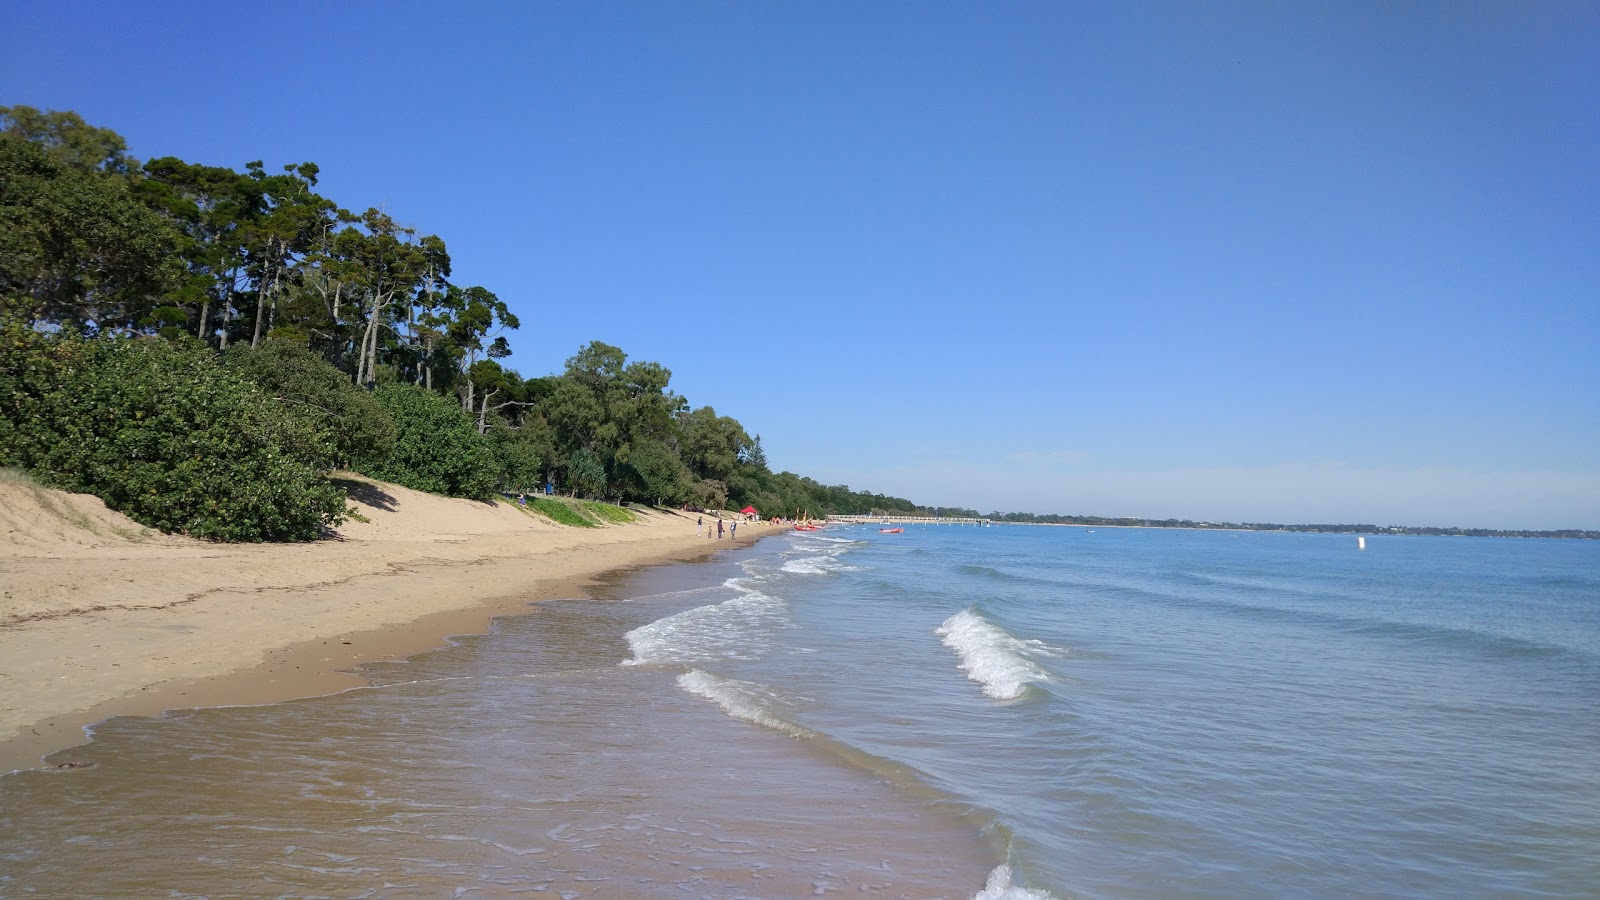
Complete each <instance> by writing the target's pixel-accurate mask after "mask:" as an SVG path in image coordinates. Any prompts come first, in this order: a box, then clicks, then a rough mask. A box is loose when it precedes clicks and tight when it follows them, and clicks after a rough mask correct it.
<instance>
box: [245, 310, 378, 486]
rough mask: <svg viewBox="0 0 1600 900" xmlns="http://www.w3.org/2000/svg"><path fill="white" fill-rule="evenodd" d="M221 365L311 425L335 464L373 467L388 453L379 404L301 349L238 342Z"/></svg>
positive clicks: (278, 343)
mask: <svg viewBox="0 0 1600 900" xmlns="http://www.w3.org/2000/svg"><path fill="white" fill-rule="evenodd" d="M223 361H224V362H225V364H226V365H227V366H228V367H229V368H231V369H233V370H235V371H237V372H239V373H240V374H242V375H244V376H245V377H246V378H249V379H250V380H251V381H254V382H255V383H256V385H257V386H259V387H260V388H261V389H262V390H263V391H265V392H266V394H267V395H268V396H270V397H271V398H272V400H273V402H275V403H282V404H285V405H291V406H294V407H296V408H297V410H298V411H299V412H301V413H303V414H304V415H305V416H306V418H308V419H310V420H312V421H315V422H316V423H317V430H318V432H319V433H320V434H321V435H322V437H323V439H324V440H325V441H326V442H327V444H328V446H330V447H331V448H332V449H333V453H334V458H335V460H336V461H337V462H338V463H339V464H341V465H344V466H347V467H351V466H363V465H365V466H373V465H377V464H379V463H382V462H383V461H384V460H386V459H388V458H389V454H390V453H391V452H393V450H394V442H395V434H394V421H393V420H392V419H391V418H390V417H389V413H388V412H387V411H386V410H385V409H384V407H383V405H382V404H380V403H379V402H378V401H377V400H376V399H375V398H374V397H373V396H372V395H371V394H369V393H367V392H366V391H363V390H361V389H360V388H358V387H356V386H355V385H354V384H351V383H350V379H348V378H345V377H343V376H342V375H341V373H340V372H339V370H338V369H335V368H334V367H332V366H330V365H328V364H327V363H326V362H324V361H323V360H322V359H320V358H319V357H318V356H317V355H316V354H314V353H312V352H310V351H309V350H307V349H306V348H305V347H303V346H301V345H299V344H292V343H288V342H285V341H275V340H274V341H267V342H266V343H264V344H262V345H261V346H260V347H259V348H256V349H251V348H250V347H249V346H248V345H245V344H239V345H236V346H234V347H232V348H230V349H229V350H228V352H227V354H226V355H225V356H224V357H223Z"/></svg>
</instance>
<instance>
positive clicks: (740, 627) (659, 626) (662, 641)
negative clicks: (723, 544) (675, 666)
mask: <svg viewBox="0 0 1600 900" xmlns="http://www.w3.org/2000/svg"><path fill="white" fill-rule="evenodd" d="M739 581H741V579H729V583H728V586H730V587H734V588H735V589H736V590H739V591H741V592H742V593H741V594H740V596H738V597H735V598H733V599H732V600H726V601H724V602H722V603H714V604H710V605H708V606H697V607H695V608H694V609H688V610H684V611H683V612H681V613H675V614H673V615H670V616H667V617H666V618H664V619H657V620H656V621H654V622H651V623H650V624H648V625H641V626H639V627H638V628H635V629H633V630H632V631H630V632H628V633H627V634H626V635H625V637H626V638H627V639H628V649H629V650H630V651H631V653H632V656H631V658H629V659H626V660H624V661H623V663H622V664H623V665H625V666H641V665H663V664H670V663H694V662H705V661H708V660H717V659H758V658H760V656H761V654H762V653H764V652H766V650H767V647H768V638H769V637H770V636H771V634H772V633H773V632H774V631H776V630H777V629H779V628H785V627H788V625H789V618H788V609H789V605H788V604H787V603H785V602H784V601H783V600H782V599H780V598H778V597H773V596H770V595H768V594H763V593H761V592H760V591H755V590H751V589H749V588H746V587H742V586H740V585H738V584H737V582H739Z"/></svg>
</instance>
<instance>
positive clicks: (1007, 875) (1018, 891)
mask: <svg viewBox="0 0 1600 900" xmlns="http://www.w3.org/2000/svg"><path fill="white" fill-rule="evenodd" d="M972 900H1055V895H1053V894H1051V893H1049V892H1047V891H1036V890H1033V889H1032V888H1023V887H1017V886H1016V885H1014V884H1012V883H1011V867H1010V866H1009V865H999V866H995V869H994V871H993V872H990V873H989V880H988V882H986V883H985V884H984V886H983V890H981V891H979V892H978V893H977V894H975V895H973V897H972Z"/></svg>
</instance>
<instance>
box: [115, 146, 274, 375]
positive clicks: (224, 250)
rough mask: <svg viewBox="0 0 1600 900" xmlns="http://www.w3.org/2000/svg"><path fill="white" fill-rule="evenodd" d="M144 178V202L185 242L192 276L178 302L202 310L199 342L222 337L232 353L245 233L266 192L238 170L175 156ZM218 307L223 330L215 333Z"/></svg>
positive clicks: (153, 165)
mask: <svg viewBox="0 0 1600 900" xmlns="http://www.w3.org/2000/svg"><path fill="white" fill-rule="evenodd" d="M144 176H145V177H144V178H142V179H141V180H140V181H139V183H138V185H137V190H138V193H139V195H140V197H141V198H142V199H143V200H144V202H145V203H146V204H147V205H148V206H150V207H151V208H152V209H155V210H157V211H159V212H160V213H162V214H163V215H164V216H166V217H167V219H168V220H169V221H171V222H172V223H173V225H174V226H175V227H176V228H177V230H178V233H179V234H180V236H181V237H180V240H179V250H180V255H181V257H182V259H183V261H184V263H185V265H186V268H187V271H186V273H185V276H184V278H183V282H182V284H181V286H180V287H179V288H178V290H177V291H176V292H175V293H174V299H175V300H176V301H177V302H179V303H180V304H182V305H192V306H196V307H198V308H197V310H196V324H195V335H196V336H197V337H199V338H200V339H201V340H203V341H206V342H208V343H209V342H210V341H211V340H212V338H213V337H214V336H218V335H220V336H219V337H218V340H219V343H220V346H221V347H222V349H227V346H228V326H229V321H230V319H231V318H232V312H233V308H234V299H235V297H237V296H238V293H239V290H240V286H241V283H242V281H243V279H244V277H245V254H246V248H245V246H244V244H243V240H242V235H241V231H242V229H243V227H244V224H245V223H246V222H247V221H249V220H250V219H251V218H253V217H254V216H256V215H257V214H258V213H259V211H260V207H261V195H260V192H259V191H257V190H256V189H255V186H254V184H253V183H252V182H251V180H250V179H249V178H247V177H246V176H244V175H241V174H240V173H238V172H235V171H234V170H232V169H228V168H224V167H221V166H203V165H198V164H194V163H187V162H184V161H183V160H180V159H177V158H176V157H171V156H163V157H160V158H158V159H152V160H150V161H149V162H148V163H146V164H145V165H144ZM213 304H215V306H216V309H217V322H216V324H217V325H220V328H215V333H214V324H213V322H212V318H211V310H212V305H213Z"/></svg>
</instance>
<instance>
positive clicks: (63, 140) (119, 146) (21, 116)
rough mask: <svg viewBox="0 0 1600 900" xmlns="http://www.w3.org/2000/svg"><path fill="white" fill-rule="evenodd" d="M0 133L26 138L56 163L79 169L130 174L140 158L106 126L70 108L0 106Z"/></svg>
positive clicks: (86, 171)
mask: <svg viewBox="0 0 1600 900" xmlns="http://www.w3.org/2000/svg"><path fill="white" fill-rule="evenodd" d="M0 133H3V134H7V135H11V136H13V137H17V138H20V139H21V140H24V141H27V142H28V143H30V144H33V145H34V146H36V147H39V148H40V149H41V150H43V151H44V152H45V153H46V154H47V155H48V156H49V157H50V159H51V161H53V162H55V163H56V164H58V165H60V166H62V167H64V168H67V169H71V170H74V171H78V172H85V173H96V174H101V175H129V174H132V173H134V172H137V171H138V169H139V161H138V160H136V159H134V158H133V157H131V156H129V155H128V144H127V142H126V141H124V140H123V139H122V135H120V134H117V133H116V132H115V131H112V130H111V129H109V128H97V127H95V126H93V125H90V124H89V123H87V122H85V121H84V120H83V117H82V116H80V115H78V114H77V113H75V112H72V111H71V110H62V111H56V110H51V111H49V112H44V111H41V110H38V109H35V108H33V107H31V106H0Z"/></svg>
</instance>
